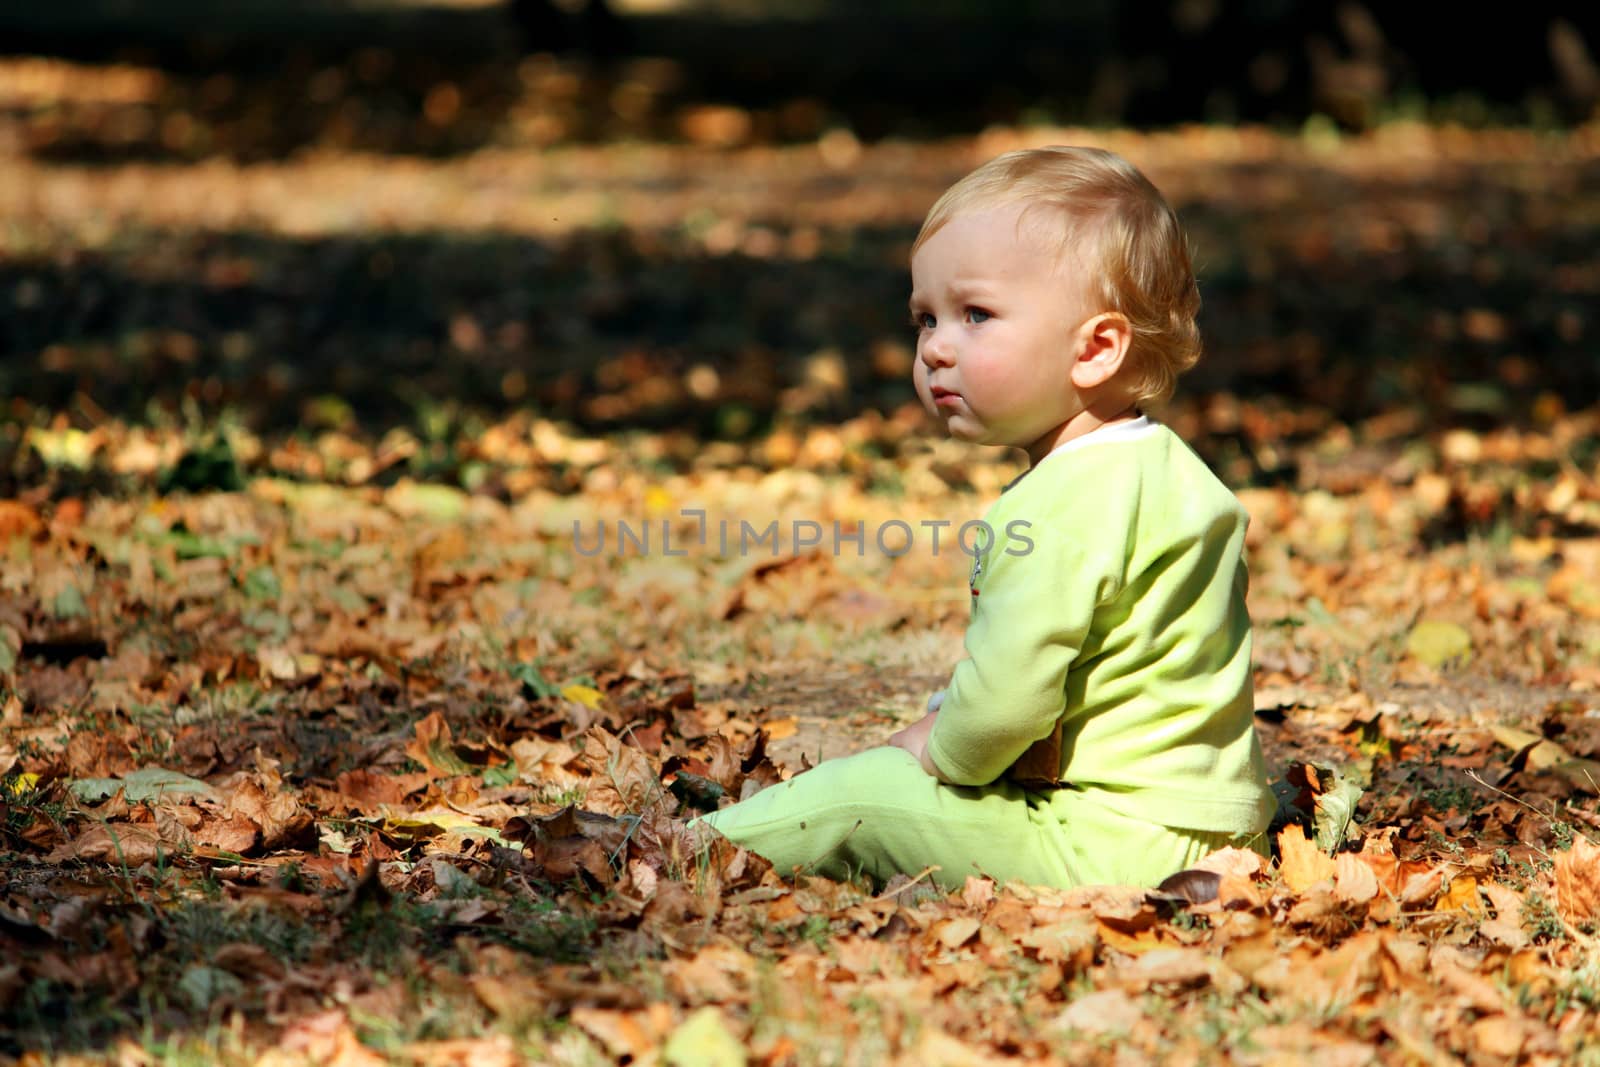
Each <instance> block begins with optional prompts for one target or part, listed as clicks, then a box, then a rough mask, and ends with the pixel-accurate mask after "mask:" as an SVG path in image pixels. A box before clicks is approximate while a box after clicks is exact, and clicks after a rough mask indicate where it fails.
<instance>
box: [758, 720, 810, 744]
mask: <svg viewBox="0 0 1600 1067" xmlns="http://www.w3.org/2000/svg"><path fill="white" fill-rule="evenodd" d="M761 728H762V729H763V730H765V731H767V740H768V741H782V740H783V739H784V738H786V737H793V736H794V735H795V732H796V731H798V730H799V729H800V723H799V720H797V719H796V718H795V717H794V716H793V715H790V716H788V717H787V718H783V719H768V720H767V721H766V722H764V723H762V725H761Z"/></svg>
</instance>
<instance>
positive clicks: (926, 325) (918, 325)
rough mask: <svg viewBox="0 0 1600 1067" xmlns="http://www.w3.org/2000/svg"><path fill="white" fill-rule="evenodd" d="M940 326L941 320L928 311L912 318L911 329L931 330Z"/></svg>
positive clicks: (916, 314)
mask: <svg viewBox="0 0 1600 1067" xmlns="http://www.w3.org/2000/svg"><path fill="white" fill-rule="evenodd" d="M938 325H939V320H938V319H936V318H934V317H933V316H932V315H930V314H928V313H927V312H926V311H920V312H917V313H915V314H913V315H912V316H911V328H912V329H914V330H931V329H933V328H934V327H936V326H938Z"/></svg>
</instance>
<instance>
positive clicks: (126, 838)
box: [45, 823, 170, 867]
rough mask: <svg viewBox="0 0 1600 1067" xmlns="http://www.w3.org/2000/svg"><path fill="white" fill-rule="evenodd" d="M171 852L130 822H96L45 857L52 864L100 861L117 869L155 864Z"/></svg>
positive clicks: (147, 832)
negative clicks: (158, 857)
mask: <svg viewBox="0 0 1600 1067" xmlns="http://www.w3.org/2000/svg"><path fill="white" fill-rule="evenodd" d="M169 851H170V849H168V848H166V847H164V846H163V845H162V843H161V838H160V837H159V836H158V835H157V834H156V832H155V831H154V830H151V829H149V828H147V827H144V826H135V825H132V824H129V823H115V824H113V823H96V824H95V825H93V826H91V827H89V828H88V829H87V830H85V831H84V832H83V833H82V834H80V835H78V837H77V838H76V839H75V840H72V841H69V842H67V843H66V844H64V845H60V846H58V847H57V848H56V849H54V850H53V851H52V852H51V853H50V855H48V856H47V857H45V858H46V859H47V860H48V861H49V862H51V863H61V862H63V861H65V860H69V859H79V860H101V861H103V862H105V863H110V864H113V865H116V866H126V867H139V866H142V865H144V864H146V863H154V862H155V860H156V857H157V856H159V855H161V854H162V853H163V852H169Z"/></svg>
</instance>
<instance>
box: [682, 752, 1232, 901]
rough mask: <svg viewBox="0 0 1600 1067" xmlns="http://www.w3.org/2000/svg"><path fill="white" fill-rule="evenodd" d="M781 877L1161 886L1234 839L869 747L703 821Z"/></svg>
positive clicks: (1073, 793)
mask: <svg viewBox="0 0 1600 1067" xmlns="http://www.w3.org/2000/svg"><path fill="white" fill-rule="evenodd" d="M697 825H709V826H711V827H713V828H714V829H716V830H717V832H718V833H721V834H722V835H724V836H725V837H727V838H728V839H729V840H731V841H733V842H734V843H735V844H737V845H740V846H742V847H744V848H747V849H749V850H750V851H751V852H754V853H756V854H757V855H760V856H764V857H766V858H767V859H768V860H770V861H771V862H772V865H773V866H774V867H775V868H776V869H777V871H778V873H780V874H783V875H789V874H793V873H801V874H820V875H825V876H827V877H829V878H840V879H843V878H851V877H855V876H857V875H860V874H867V875H870V876H871V877H872V878H874V879H876V880H878V881H880V882H882V881H884V880H886V879H888V878H889V877H890V876H891V875H894V874H907V875H913V876H915V875H917V874H920V873H921V872H922V871H923V870H924V869H925V868H927V867H933V866H936V867H937V868H938V870H937V871H936V872H935V873H934V874H933V878H934V879H935V880H936V881H937V882H939V883H940V884H942V885H944V886H947V887H950V888H954V887H957V886H960V885H961V884H962V883H963V882H964V881H965V880H966V878H967V876H968V875H978V876H981V877H987V878H992V879H994V880H995V881H996V882H1009V881H1020V882H1027V883H1029V884H1032V885H1046V886H1056V887H1060V888H1070V887H1071V886H1075V885H1091V884H1094V885H1107V884H1121V885H1155V884H1156V883H1158V882H1160V881H1161V880H1162V879H1163V878H1165V877H1167V875H1169V874H1172V873H1174V872H1176V871H1180V870H1182V869H1183V868H1185V867H1188V866H1189V865H1191V864H1192V863H1194V862H1195V861H1197V860H1199V859H1200V858H1201V857H1202V856H1204V855H1206V854H1207V853H1209V852H1211V851H1213V850H1215V849H1218V848H1222V847H1224V846H1226V845H1230V844H1244V842H1241V841H1239V840H1237V838H1236V835H1233V834H1226V833H1209V832H1201V831H1191V830H1175V829H1171V828H1169V827H1165V826H1158V825H1155V824H1154V823H1148V822H1145V821H1143V820H1140V819H1133V818H1129V817H1127V816H1125V815H1119V814H1117V813H1116V812H1113V811H1110V810H1109V809H1107V808H1105V807H1104V806H1102V805H1101V804H1099V803H1097V802H1095V801H1094V800H1092V799H1091V798H1090V797H1088V796H1087V795H1085V794H1084V793H1082V792H1080V791H1078V790H1074V789H1056V790H1052V791H1050V792H1048V793H1032V792H1028V791H1026V790H1024V789H1022V788H1021V787H1019V786H1016V785H1013V784H1011V783H1009V782H1004V781H1001V782H996V783H993V784H991V785H987V786H980V787H968V786H953V785H945V784H943V783H942V782H939V781H938V780H936V779H934V778H932V777H929V776H928V774H926V773H925V772H924V771H923V769H922V767H921V766H920V765H919V764H918V763H917V761H916V760H915V759H914V758H912V756H911V754H910V753H908V752H905V751H904V750H902V749H898V748H873V749H868V750H867V751H865V752H861V753H859V754H857V755H854V756H848V757H845V758H843V759H834V760H827V761H825V762H823V763H822V764H820V765H819V766H817V767H814V768H812V769H811V770H809V771H806V772H805V773H803V774H799V775H796V776H795V777H794V778H791V779H790V780H789V781H787V782H779V783H778V784H777V785H774V786H770V787H768V788H766V789H764V790H762V791H761V792H759V793H757V794H756V795H755V796H753V797H751V798H750V799H748V800H745V801H743V802H741V803H738V804H735V805H733V806H732V807H729V808H723V809H722V810H721V811H717V812H713V813H712V814H710V815H707V816H704V817H703V818H702V819H700V820H697Z"/></svg>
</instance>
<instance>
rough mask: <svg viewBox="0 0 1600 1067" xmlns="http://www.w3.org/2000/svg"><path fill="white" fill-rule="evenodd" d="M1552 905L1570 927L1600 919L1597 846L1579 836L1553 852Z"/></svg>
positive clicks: (1599, 875)
mask: <svg viewBox="0 0 1600 1067" xmlns="http://www.w3.org/2000/svg"><path fill="white" fill-rule="evenodd" d="M1555 867H1556V872H1555V873H1556V906H1557V907H1558V908H1559V909H1560V911H1561V917H1562V918H1564V919H1566V920H1567V921H1568V922H1570V923H1573V924H1578V923H1586V922H1590V921H1592V920H1594V919H1595V918H1597V917H1600V845H1596V844H1594V842H1592V841H1590V840H1589V839H1588V838H1587V837H1584V836H1582V835H1579V836H1577V837H1575V838H1573V839H1572V847H1571V848H1569V849H1567V851H1565V852H1558V853H1556V863H1555Z"/></svg>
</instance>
